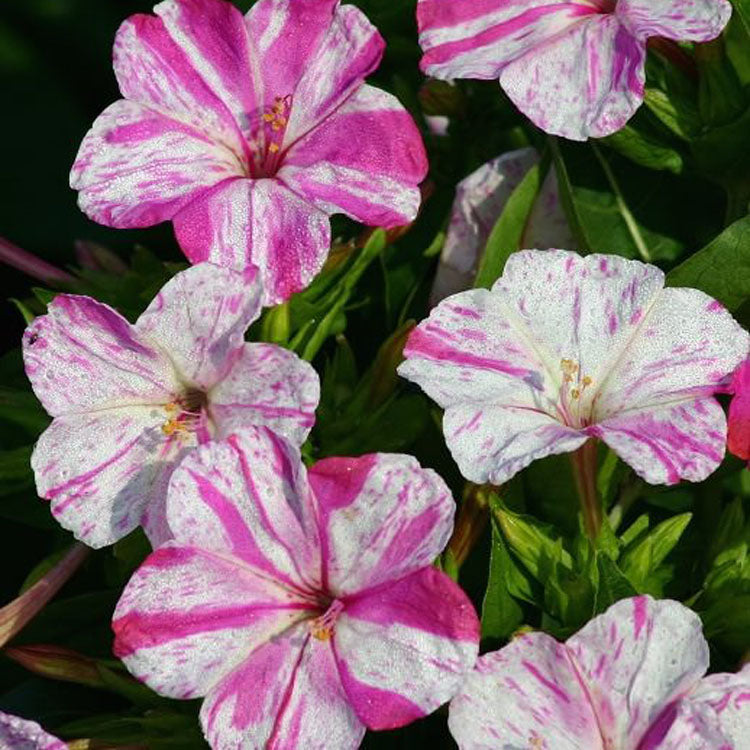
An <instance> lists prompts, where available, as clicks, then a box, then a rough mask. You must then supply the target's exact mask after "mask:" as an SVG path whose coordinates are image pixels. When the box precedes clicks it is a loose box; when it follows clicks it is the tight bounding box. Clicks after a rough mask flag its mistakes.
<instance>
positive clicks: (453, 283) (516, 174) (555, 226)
mask: <svg viewBox="0 0 750 750" xmlns="http://www.w3.org/2000/svg"><path fill="white" fill-rule="evenodd" d="M538 161H539V156H538V155H537V152H536V151H535V150H534V149H533V148H520V149H516V150H515V151H509V152H507V153H505V154H503V155H502V156H498V157H497V158H496V159H493V160H492V161H489V162H487V163H486V164H483V165H482V166H481V167H479V169H477V170H476V171H475V172H472V173H471V174H470V175H469V176H468V177H465V178H464V179H463V180H461V182H459V183H458V185H457V186H456V198H455V200H454V201H453V210H452V212H451V219H450V226H449V227H448V233H447V235H446V238H445V245H443V252H442V255H441V256H440V264H439V265H438V269H437V274H436V275H435V283H434V284H433V287H432V294H431V301H432V302H433V304H436V303H438V302H439V301H440V300H442V299H444V298H445V297H447V296H448V295H450V294H455V293H456V292H462V291H463V290H464V289H468V288H469V287H471V286H472V285H473V283H474V278H475V277H476V274H477V270H478V268H479V261H480V260H481V257H482V254H483V252H484V248H485V246H486V245H487V240H489V238H490V233H491V232H492V228H493V227H494V226H495V222H496V221H497V220H498V219H499V218H500V215H501V214H502V212H503V209H504V208H505V204H506V203H507V202H508V198H510V196H511V194H512V193H513V191H514V190H515V189H516V188H517V187H518V185H519V184H520V183H521V180H523V178H524V176H525V175H526V173H527V172H528V171H529V169H531V168H532V167H533V166H534V164H536V163H537V162H538ZM573 244H574V238H573V235H572V233H571V231H570V228H569V227H568V221H567V219H566V218H565V214H564V213H563V210H562V206H561V204H560V197H559V194H558V190H557V178H556V177H555V172H554V170H550V171H549V172H548V173H547V177H546V178H545V180H544V182H543V183H542V187H541V189H540V191H539V196H538V197H537V199H536V201H535V203H534V206H533V208H532V209H531V213H530V214H529V217H528V221H527V222H526V229H525V230H524V234H523V238H522V240H521V247H538V248H542V249H546V248H550V247H569V246H571V245H573Z"/></svg>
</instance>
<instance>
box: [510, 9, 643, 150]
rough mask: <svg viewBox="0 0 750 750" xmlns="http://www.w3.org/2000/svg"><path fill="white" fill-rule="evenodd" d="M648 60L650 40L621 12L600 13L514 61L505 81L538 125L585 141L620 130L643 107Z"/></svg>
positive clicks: (525, 111)
mask: <svg viewBox="0 0 750 750" xmlns="http://www.w3.org/2000/svg"><path fill="white" fill-rule="evenodd" d="M645 59H646V48H645V44H644V43H643V42H640V41H639V40H637V39H636V38H635V37H634V36H632V35H631V34H630V32H628V30H627V29H626V28H625V27H624V26H623V25H622V24H621V23H620V22H619V20H618V19H617V18H616V17H615V16H613V15H608V16H595V17H590V18H587V19H583V20H581V21H580V22H579V23H577V24H576V25H574V26H572V27H571V28H570V30H569V31H568V32H566V33H564V34H560V35H558V36H556V37H552V38H551V39H550V40H549V41H546V42H544V43H543V44H541V45H539V46H538V47H535V48H534V49H532V50H529V51H528V52H527V53H526V54H524V55H523V56H522V57H519V58H517V59H516V60H514V61H513V62H511V63H510V64H509V65H507V66H506V67H505V68H503V70H502V72H501V73H500V85H501V86H502V87H503V89H504V90H505V93H506V94H507V95H508V96H509V97H510V98H511V100H512V101H513V103H514V104H515V105H516V106H517V107H518V108H519V109H520V110H521V112H523V113H524V114H525V115H526V116H527V117H528V118H529V119H530V120H531V121H532V122H533V123H534V124H535V125H536V126H537V127H539V128H541V129H542V130H544V131H545V132H547V133H552V134H554V135H561V136H563V137H565V138H569V139H571V140H577V141H585V140H586V139H587V138H601V137H603V136H605V135H609V134H610V133H614V132H615V131H617V130H619V129H620V128H622V126H623V125H625V123H626V122H627V121H628V120H629V119H630V118H631V117H632V115H633V114H634V113H635V111H636V109H638V107H639V106H640V104H641V102H642V101H643V91H644V80H645V72H644V62H645Z"/></svg>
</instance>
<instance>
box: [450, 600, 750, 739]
mask: <svg viewBox="0 0 750 750" xmlns="http://www.w3.org/2000/svg"><path fill="white" fill-rule="evenodd" d="M707 669H708V644H707V643H706V640H705V638H704V637H703V634H702V632H701V621H700V619H699V618H698V616H697V615H696V614H695V613H694V612H692V611H691V610H689V609H688V608H687V607H684V606H683V605H682V604H679V603H678V602H674V601H669V600H662V601H655V600H654V599H652V598H651V597H649V596H639V597H634V598H632V599H624V600H622V601H620V602H617V603H616V604H614V605H613V606H611V607H610V608H609V609H608V610H607V611H606V612H605V613H604V614H602V615H599V616H598V617H595V618H594V619H593V620H591V622H589V623H588V624H587V625H586V626H585V627H584V628H583V629H582V630H579V631H578V633H576V634H575V635H574V636H573V637H572V638H569V639H568V640H567V641H566V642H565V643H558V642H557V641H556V640H555V639H554V638H552V637H551V636H549V635H547V634H545V633H527V634H525V635H522V636H520V637H518V638H516V639H514V640H513V641H512V642H511V643H510V644H509V645H507V646H506V647H505V648H502V649H500V651H495V652H493V653H489V654H485V655H484V656H481V657H480V658H479V660H478V662H477V665H476V667H475V668H474V671H473V672H472V673H471V675H470V676H469V678H468V679H467V680H466V682H465V683H464V685H463V687H462V689H461V691H460V692H459V693H458V695H457V696H456V697H455V698H454V699H453V701H452V702H451V705H450V718H449V721H448V724H449V727H450V730H451V733H452V734H453V737H454V738H455V739H456V741H457V742H458V745H459V748H460V750H489V749H490V748H492V750H494V749H495V748H500V747H503V748H519V750H520V749H521V748H531V749H533V750H583V749H584V748H585V750H742V748H747V747H748V738H750V665H749V666H746V667H745V668H744V669H743V670H742V671H741V672H739V673H738V674H713V675H709V676H708V677H703V675H704V674H705V673H706V670H707ZM701 678H702V679H701Z"/></svg>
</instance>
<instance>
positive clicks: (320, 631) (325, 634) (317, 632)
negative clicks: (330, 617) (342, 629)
mask: <svg viewBox="0 0 750 750" xmlns="http://www.w3.org/2000/svg"><path fill="white" fill-rule="evenodd" d="M310 632H311V633H312V637H313V638H317V639H318V640H319V641H330V640H331V636H332V635H333V628H330V627H315V628H312V630H311V631H310Z"/></svg>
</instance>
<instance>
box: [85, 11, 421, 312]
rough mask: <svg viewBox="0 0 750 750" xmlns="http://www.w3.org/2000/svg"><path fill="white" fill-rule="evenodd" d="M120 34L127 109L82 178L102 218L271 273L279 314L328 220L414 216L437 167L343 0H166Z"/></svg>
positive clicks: (318, 259) (323, 243)
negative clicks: (377, 84)
mask: <svg viewBox="0 0 750 750" xmlns="http://www.w3.org/2000/svg"><path fill="white" fill-rule="evenodd" d="M154 11H155V13H156V16H151V15H135V16H132V17H131V18H129V19H128V20H127V21H125V23H123V25H122V26H121V27H120V29H119V31H118V33H117V37H116V39H115V45H114V69H115V75H116V76H117V80H118V83H119V85H120V91H121V92H122V95H123V97H124V99H121V100H119V101H117V102H115V103H114V104H112V105H111V106H110V107H108V108H107V109H106V110H105V111H104V112H103V113H102V114H101V115H100V117H99V118H98V119H97V120H96V122H95V123H94V126H93V127H92V129H91V130H90V131H89V133H88V134H87V135H86V137H85V138H84V140H83V143H82V144H81V148H80V151H79V152H78V156H77V158H76V161H75V164H74V165H73V169H72V171H71V186H72V187H73V188H75V189H76V190H78V191H80V193H79V205H80V207H81V209H82V210H83V211H84V212H85V213H86V214H87V215H88V216H89V217H91V218H92V219H94V220H95V221H98V222H99V223H101V224H106V225H108V226H114V227H142V226H151V225H152V224H157V223H159V222H161V221H165V220H168V219H171V220H172V221H173V223H174V229H175V232H176V235H177V239H178V241H179V243H180V245H181V246H182V249H183V251H184V252H185V254H186V255H187V257H188V258H189V259H190V260H191V261H192V262H197V261H201V260H210V261H212V262H215V263H219V264H220V265H227V266H231V267H235V268H238V269H243V268H245V267H246V266H247V265H248V264H253V265H255V266H257V267H259V268H260V271H261V277H262V280H263V288H264V304H273V303H276V302H279V301H281V300H284V299H286V298H287V297H289V295H291V294H292V293H293V292H296V291H299V290H300V289H303V288H304V287H305V286H306V285H307V284H308V283H309V282H310V280H311V279H312V278H313V276H315V274H316V273H317V272H318V271H319V270H320V268H321V266H322V264H323V261H324V260H325V257H326V255H327V253H328V248H329V245H330V227H329V222H328V216H329V215H330V214H333V213H345V214H347V215H348V216H351V217H352V218H354V219H357V220H358V221H362V222H364V223H366V224H373V225H381V226H385V227H393V226H396V225H401V224H407V223H409V222H410V221H411V220H413V219H414V217H415V215H416V213H417V209H418V207H419V202H420V194H419V190H418V188H417V185H418V183H419V182H420V181H421V180H422V179H423V178H424V176H425V174H426V172H427V160H426V156H425V152H424V146H423V145H422V140H421V137H420V135H419V132H418V131H417V128H416V126H415V125H414V122H413V120H412V119H411V117H410V116H409V114H408V113H407V112H406V110H405V109H404V108H403V107H402V106H401V104H400V103H399V102H398V100H397V99H396V98H395V97H393V96H391V95H390V94H388V93H386V92H384V91H381V90H379V89H377V88H374V87H372V86H368V85H366V84H363V80H364V78H365V76H367V75H368V74H369V73H371V72H372V71H373V70H374V69H375V68H376V67H377V65H378V63H379V62H380V59H381V57H382V55H383V48H384V42H383V39H382V38H381V36H380V35H379V34H378V32H377V30H376V29H375V28H374V27H373V26H372V25H371V24H370V22H369V21H368V20H367V18H366V17H365V16H364V15H363V14H362V12H361V11H359V10H358V9H357V8H355V7H354V6H351V5H345V6H343V7H339V2H338V0H260V1H259V2H257V3H255V5H254V6H253V7H252V9H251V10H250V12H249V13H248V14H247V16H245V17H244V18H243V16H242V14H241V13H240V11H239V10H237V8H235V7H234V6H233V5H231V4H230V3H228V2H225V1H224V0H165V2H162V3H159V4H158V5H157V6H156V7H155V8H154Z"/></svg>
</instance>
